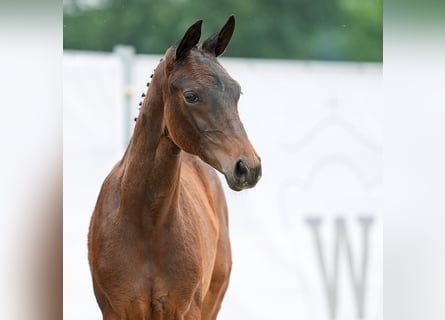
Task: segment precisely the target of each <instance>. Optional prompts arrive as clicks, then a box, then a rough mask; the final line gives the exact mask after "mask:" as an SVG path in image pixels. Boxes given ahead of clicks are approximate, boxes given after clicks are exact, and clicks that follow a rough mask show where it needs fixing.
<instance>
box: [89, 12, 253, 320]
mask: <svg viewBox="0 0 445 320" xmlns="http://www.w3.org/2000/svg"><path fill="white" fill-rule="evenodd" d="M201 24H202V21H198V22H196V23H195V24H193V25H192V26H191V27H190V28H189V29H188V30H187V32H186V33H185V35H184V37H183V38H182V40H180V41H179V42H178V43H177V44H176V45H173V46H172V47H170V48H169V49H168V50H167V51H166V53H165V56H164V58H163V59H162V60H161V62H160V63H159V65H158V66H157V68H156V70H155V72H154V75H153V78H152V81H151V83H150V86H149V89H147V92H146V96H145V98H144V101H143V103H142V106H141V109H140V112H139V115H138V118H137V121H136V124H135V128H134V132H133V136H132V138H131V141H130V143H129V145H128V148H127V150H126V151H125V154H124V156H123V157H122V159H121V160H120V161H119V162H118V163H117V164H116V166H115V167H114V168H113V169H112V171H111V172H110V174H109V175H108V176H107V178H106V179H105V181H104V183H103V185H102V188H101V191H100V194H99V197H98V199H97V204H96V207H95V209H94V212H93V216H92V219H91V224H90V230H89V236H88V249H89V250H88V252H89V263H90V268H91V273H92V278H93V286H94V292H95V295H96V299H97V302H98V304H99V307H100V309H101V311H102V314H103V319H105V320H114V319H132V320H136V319H145V320H148V319H150V320H151V319H153V320H154V319H163V320H168V319H178V320H179V319H188V320H197V319H205V320H207V319H216V316H217V314H218V311H219V309H220V306H221V301H222V299H223V296H224V294H225V292H226V289H227V287H228V284H229V276H230V271H231V265H232V259H231V249H230V242H229V231H228V217H227V205H226V200H225V197H224V193H223V190H222V186H221V184H220V180H219V178H218V176H217V175H216V172H215V171H214V169H216V170H217V171H219V172H221V173H222V174H223V175H224V176H225V178H226V181H227V183H228V185H229V186H230V188H232V189H233V190H236V191H240V190H243V189H246V188H251V187H253V186H255V185H256V183H257V182H258V180H259V179H260V177H261V162H260V158H259V157H258V155H257V153H256V152H255V150H254V148H253V147H252V145H251V143H250V141H249V139H248V137H247V134H246V132H245V130H244V127H243V125H242V123H241V121H240V118H239V115H238V111H237V103H238V99H239V96H240V93H241V89H240V86H239V84H238V83H237V82H236V81H235V80H234V79H232V78H231V77H230V76H229V74H228V73H227V72H226V70H225V69H224V68H223V67H222V66H221V65H220V64H219V62H218V60H217V59H216V58H217V57H218V56H220V55H221V54H222V53H223V52H224V50H225V49H226V46H227V45H228V43H229V41H230V39H231V37H232V34H233V30H234V27H235V19H234V17H233V16H231V17H230V18H229V19H228V21H227V22H226V24H225V25H224V26H223V27H222V29H221V30H220V31H219V32H217V33H215V34H214V35H212V36H211V37H209V38H208V39H207V40H205V41H204V42H203V43H202V44H200V45H198V41H199V39H200V36H201ZM213 168H214V169H213Z"/></svg>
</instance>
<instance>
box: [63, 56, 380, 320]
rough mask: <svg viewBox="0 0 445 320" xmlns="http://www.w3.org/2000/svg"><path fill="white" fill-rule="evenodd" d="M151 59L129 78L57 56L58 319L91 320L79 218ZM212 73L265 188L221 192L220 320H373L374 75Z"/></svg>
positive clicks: (113, 61) (116, 68)
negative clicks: (223, 76) (221, 83)
mask: <svg viewBox="0 0 445 320" xmlns="http://www.w3.org/2000/svg"><path fill="white" fill-rule="evenodd" d="M130 56H131V55H130ZM159 59H160V56H149V55H135V56H133V58H132V59H131V58H130V60H127V61H126V62H125V65H127V66H129V68H130V70H129V69H128V68H127V69H124V64H123V61H122V55H119V54H116V53H114V54H99V53H84V52H70V51H69V52H65V55H64V67H63V69H64V83H63V86H64V194H65V195H64V249H65V250H64V252H65V257H64V296H65V302H64V317H65V319H99V318H100V312H99V308H98V307H97V305H96V302H95V298H94V295H93V291H92V287H91V281H90V275H89V269H88V262H87V249H86V234H87V231H88V223H89V218H90V215H91V212H92V210H93V207H94V205H95V200H96V197H97V195H98V192H99V188H100V185H101V183H102V181H103V179H104V178H105V176H106V174H107V173H108V172H109V170H110V169H111V167H112V166H113V165H114V163H115V162H117V160H118V159H119V158H120V156H121V155H122V153H123V149H124V145H125V144H126V141H127V139H128V134H129V133H131V130H132V127H133V123H134V122H133V119H132V118H133V117H135V116H137V112H138V102H139V97H140V94H141V93H142V91H145V86H146V83H147V81H148V80H149V76H150V74H151V72H152V71H153V69H154V68H155V67H156V65H157V64H158V62H159ZM221 60H222V64H223V66H224V67H225V68H226V69H227V70H228V72H229V73H230V74H231V75H232V76H233V77H234V78H235V79H236V80H237V81H238V82H239V83H240V84H241V86H242V91H243V96H242V98H241V100H240V103H239V110H240V115H241V119H242V120H243V122H244V125H245V128H246V130H247V132H248V134H249V137H250V138H251V141H252V143H253V144H254V146H255V148H256V149H257V152H258V153H259V155H260V156H261V158H262V163H263V178H262V180H261V181H260V183H259V184H258V185H257V187H256V188H254V189H252V190H248V191H244V192H241V193H235V192H233V191H231V190H229V189H228V188H226V195H227V199H228V202H229V210H230V212H229V214H230V227H231V241H232V249H233V260H234V264H233V273H232V278H231V284H230V286H229V290H228V292H227V295H226V298H225V300H224V302H223V306H222V309H221V313H220V317H219V319H223V320H224V319H228V320H233V319H252V320H262V319H264V320H266V319H306V320H312V319H314V320H321V319H323V320H332V319H341V320H349V319H369V320H370V319H373V320H374V319H382V222H381V216H380V214H381V202H382V201H381V199H382V189H383V182H382V167H383V164H382V161H383V160H382V111H383V110H382V103H381V102H382V68H381V65H380V64H355V63H327V62H295V61H274V60H253V59H232V58H222V59H221ZM125 77H127V78H128V79H127V81H124V78H125ZM126 101H127V102H128V105H126ZM129 115H131V116H129Z"/></svg>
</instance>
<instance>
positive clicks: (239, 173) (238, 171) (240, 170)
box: [235, 160, 248, 179]
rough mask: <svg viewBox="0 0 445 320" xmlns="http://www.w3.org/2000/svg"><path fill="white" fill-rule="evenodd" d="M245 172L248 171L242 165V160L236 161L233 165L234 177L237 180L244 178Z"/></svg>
mask: <svg viewBox="0 0 445 320" xmlns="http://www.w3.org/2000/svg"><path fill="white" fill-rule="evenodd" d="M247 171H248V169H247V166H246V164H245V163H244V161H243V160H238V162H237V163H236V165H235V176H236V177H237V178H238V179H242V178H246V176H247Z"/></svg>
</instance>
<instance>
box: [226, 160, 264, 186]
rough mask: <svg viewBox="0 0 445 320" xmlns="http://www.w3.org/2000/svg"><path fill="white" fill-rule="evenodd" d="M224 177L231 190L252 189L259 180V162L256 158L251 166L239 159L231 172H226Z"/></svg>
mask: <svg viewBox="0 0 445 320" xmlns="http://www.w3.org/2000/svg"><path fill="white" fill-rule="evenodd" d="M224 176H225V177H226V181H227V184H228V185H229V187H230V188H231V189H232V190H235V191H241V190H244V189H249V188H252V187H254V186H255V185H256V184H257V183H258V181H259V180H260V178H261V160H260V159H259V158H258V159H256V160H255V161H254V162H253V163H252V164H249V162H248V161H246V160H244V159H239V160H238V161H237V162H236V163H235V165H234V167H233V170H232V172H230V170H228V172H226V173H225V174H224Z"/></svg>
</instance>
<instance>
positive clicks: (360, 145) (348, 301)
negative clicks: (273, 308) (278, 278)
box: [279, 103, 382, 320]
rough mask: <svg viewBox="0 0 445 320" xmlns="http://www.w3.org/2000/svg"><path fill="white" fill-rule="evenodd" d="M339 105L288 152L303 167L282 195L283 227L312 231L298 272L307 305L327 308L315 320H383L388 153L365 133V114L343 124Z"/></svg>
mask: <svg viewBox="0 0 445 320" xmlns="http://www.w3.org/2000/svg"><path fill="white" fill-rule="evenodd" d="M338 105H339V104H338V103H336V104H335V107H332V106H331V107H329V105H328V115H327V116H326V117H322V118H321V119H319V120H318V121H317V122H316V123H315V124H314V125H312V127H310V128H309V129H308V130H306V132H305V133H304V134H303V135H302V138H301V139H300V140H298V141H296V142H293V143H292V142H291V143H289V144H288V145H286V147H285V148H284V149H285V150H287V151H288V152H289V154H291V157H292V158H293V159H295V160H294V163H293V168H294V170H293V174H292V175H291V176H289V177H287V178H285V179H284V180H283V182H282V184H281V188H280V191H279V194H280V196H279V197H280V198H279V202H280V203H281V204H282V209H283V210H282V219H283V221H282V222H283V226H284V228H286V229H288V230H289V231H290V232H294V233H295V232H302V230H305V231H304V232H305V235H306V241H304V240H301V239H300V240H299V241H300V242H301V243H304V247H303V248H302V246H301V245H300V247H299V250H298V252H299V253H300V254H301V255H302V256H301V259H300V260H299V263H300V264H305V265H306V266H303V267H301V266H299V270H298V272H300V273H302V274H303V275H302V276H301V278H303V279H305V281H306V283H305V284H306V286H307V287H309V288H311V289H310V290H308V292H311V294H312V296H311V297H309V298H307V301H306V303H308V304H310V305H311V308H313V309H316V308H317V306H318V307H322V309H323V312H321V311H319V310H312V311H310V312H309V314H311V315H313V316H312V317H311V318H312V319H329V320H334V319H342V320H344V319H381V312H382V310H381V295H382V292H381V265H380V264H381V259H382V257H381V256H382V251H381V246H380V244H381V224H380V219H378V216H379V203H380V190H381V187H382V173H381V172H382V159H381V158H382V148H381V146H380V145H379V144H378V143H376V142H374V140H376V139H377V140H378V138H377V137H373V138H371V137H370V136H372V135H373V132H374V131H373V130H372V129H371V130H368V131H366V126H363V128H362V127H360V121H361V119H363V117H364V115H363V114H361V115H360V114H358V116H359V117H352V118H351V116H350V115H349V116H345V117H343V114H342V109H341V108H340V107H338ZM325 111H326V109H325ZM362 111H363V110H362ZM356 116H357V115H356ZM348 117H349V118H348ZM374 129H375V128H374ZM377 131H378V130H377ZM364 212H366V214H363V213H364ZM315 213H316V214H315ZM306 250H307V251H308V252H310V254H306V255H305V256H304V257H303V254H302V253H301V252H305V253H306ZM308 257H310V260H311V261H307V259H308ZM314 269H315V270H314ZM303 303H304V302H303Z"/></svg>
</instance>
